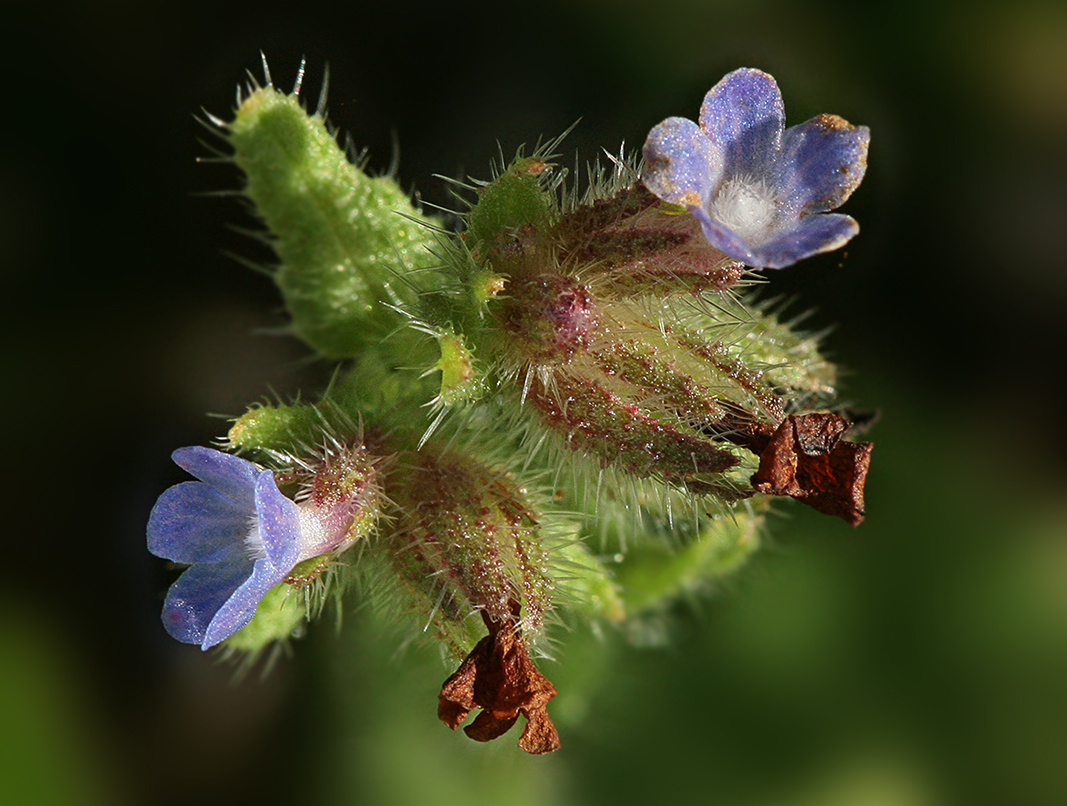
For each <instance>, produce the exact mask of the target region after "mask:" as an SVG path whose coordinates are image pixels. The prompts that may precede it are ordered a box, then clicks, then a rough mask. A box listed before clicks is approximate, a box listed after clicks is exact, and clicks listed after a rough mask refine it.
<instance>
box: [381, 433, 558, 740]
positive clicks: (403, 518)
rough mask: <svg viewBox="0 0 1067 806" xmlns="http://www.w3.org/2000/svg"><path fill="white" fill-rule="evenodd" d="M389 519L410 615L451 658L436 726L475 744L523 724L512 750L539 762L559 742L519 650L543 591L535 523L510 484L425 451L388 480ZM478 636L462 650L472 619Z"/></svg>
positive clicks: (539, 685)
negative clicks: (462, 733) (452, 669)
mask: <svg viewBox="0 0 1067 806" xmlns="http://www.w3.org/2000/svg"><path fill="white" fill-rule="evenodd" d="M389 493H390V497H391V498H392V500H393V501H394V502H395V504H396V509H397V513H398V514H397V517H396V521H395V523H394V524H393V529H392V533H391V536H390V537H389V539H388V541H383V542H386V543H387V544H388V552H389V558H390V561H391V563H392V564H393V566H394V568H395V569H396V572H397V575H398V576H399V577H400V579H401V580H402V581H403V583H404V593H406V599H407V604H408V607H409V608H410V609H414V610H416V611H421V618H422V619H423V623H426V620H427V619H428V621H429V623H430V624H432V625H433V626H434V628H435V631H436V632H437V634H438V636H439V637H440V638H441V639H442V640H443V641H444V643H445V645H446V646H447V647H449V649H451V650H452V652H453V653H454V654H456V655H458V656H461V657H462V656H463V655H466V659H465V660H464V661H463V663H462V664H461V665H460V668H459V670H458V671H457V672H456V674H454V675H453V676H452V677H450V678H449V680H448V681H446V683H445V685H444V687H443V688H442V692H441V702H440V707H439V711H438V713H439V716H440V717H441V719H442V720H443V721H444V722H445V723H446V724H448V725H449V727H451V728H456V727H458V726H459V725H460V724H461V723H462V722H463V720H464V719H465V718H466V716H467V714H468V713H469V712H470V711H471V710H473V709H474V708H481V709H483V710H482V713H481V714H480V715H479V717H478V718H477V719H475V720H474V722H473V723H472V724H471V725H470V726H468V727H467V728H466V733H467V734H468V735H469V736H470V737H471V738H473V739H476V740H478V741H488V740H490V739H494V738H496V737H497V736H500V735H502V734H503V733H505V732H506V731H507V730H508V729H509V728H510V727H511V726H512V725H513V724H514V723H515V721H516V719H517V718H518V716H519V715H520V714H522V715H524V716H526V717H527V720H528V721H527V726H526V730H525V731H524V732H523V736H522V739H521V740H520V746H521V747H523V749H525V750H527V751H528V752H532V753H544V752H549V751H550V750H554V749H555V748H556V747H558V744H559V739H558V737H557V736H556V733H555V728H554V727H553V726H552V721H551V719H549V717H548V713H547V711H546V710H545V704H546V703H547V702H548V700H549V699H551V698H552V697H553V696H555V693H556V690H555V688H553V687H552V684H551V683H549V682H548V680H546V679H545V678H544V676H543V675H541V674H540V672H538V671H537V669H536V667H534V665H533V662H532V661H531V660H530V658H529V654H528V651H527V646H526V638H527V637H528V636H531V635H534V636H535V635H536V634H537V633H539V632H540V631H541V629H542V626H543V622H544V616H545V612H546V611H547V610H548V608H549V606H550V605H551V600H552V588H553V583H552V580H551V577H550V571H549V558H548V551H547V550H546V547H545V545H544V538H543V536H542V533H541V528H540V524H539V523H538V516H537V515H536V514H535V512H534V511H533V509H532V508H531V505H530V502H529V501H528V500H527V496H526V493H525V491H524V490H522V489H521V488H520V487H519V486H518V485H517V484H516V483H515V482H514V481H513V480H512V479H511V477H510V476H509V475H508V474H506V473H504V472H502V471H500V470H498V469H495V468H493V467H490V466H489V465H486V464H483V463H482V462H479V461H476V460H474V459H472V458H470V457H469V456H467V455H465V454H460V453H457V452H453V451H446V452H441V451H439V450H437V449H436V448H435V447H434V446H433V443H429V444H427V446H425V447H423V448H422V450H421V451H419V452H418V453H417V454H412V455H410V456H406V457H403V458H401V459H398V461H397V465H396V466H395V467H394V468H393V469H392V470H391V471H390V487H389ZM475 614H477V616H480V624H482V625H484V629H486V630H487V631H488V635H485V636H484V637H483V638H482V639H481V640H479V641H477V643H476V644H474V646H473V648H472V647H471V644H472V641H471V639H470V632H471V631H470V627H471V622H472V618H471V617H472V616H474V615H475Z"/></svg>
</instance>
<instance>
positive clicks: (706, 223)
mask: <svg viewBox="0 0 1067 806" xmlns="http://www.w3.org/2000/svg"><path fill="white" fill-rule="evenodd" d="M689 212H690V213H692V214H693V215H694V216H695V217H696V219H697V221H699V222H700V228H701V229H702V230H704V237H705V238H707V239H708V243H710V244H711V245H712V246H714V247H715V248H716V249H719V250H720V251H722V252H725V253H726V254H727V255H729V256H730V257H732V258H733V259H734V260H740V261H741V262H742V263H747V264H748V265H749V266H756V265H758V264H756V263H754V262H753V261H754V260H755V257H754V256H753V254H752V250H750V249H749V248H748V244H746V243H745V242H744V241H743V240H742V239H741V238H740V237H739V236H738V235H737V234H736V233H735V232H734V231H733V230H732V229H730V228H729V227H727V226H724V225H723V224H720V223H719V222H718V221H716V220H715V219H713V218H711V217H709V216H708V214H707V213H706V212H704V210H703V209H702V208H700V207H690V208H689Z"/></svg>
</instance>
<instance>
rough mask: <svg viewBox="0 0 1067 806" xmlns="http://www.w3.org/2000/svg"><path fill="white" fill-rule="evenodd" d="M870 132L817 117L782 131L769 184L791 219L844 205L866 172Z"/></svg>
mask: <svg viewBox="0 0 1067 806" xmlns="http://www.w3.org/2000/svg"><path fill="white" fill-rule="evenodd" d="M870 140H871V131H870V129H868V128H867V127H866V126H853V125H852V124H850V123H849V122H848V121H847V120H845V119H843V118H839V117H838V116H837V115H818V116H817V117H814V118H812V119H811V120H808V121H805V122H804V123H801V124H800V125H799V126H791V127H790V128H788V129H786V132H785V136H784V137H783V139H782V155H781V157H780V158H779V164H778V169H779V170H778V176H777V177H776V178H775V184H776V185H777V186H778V187H779V188H780V189H781V191H780V193H781V195H780V196H779V200H780V202H781V204H782V205H783V207H784V208H785V209H786V210H788V211H789V212H791V213H793V214H794V215H800V214H803V213H823V212H826V211H827V210H833V209H835V208H837V207H840V206H841V205H842V204H844V203H845V200H846V199H847V198H848V197H849V196H851V195H852V191H854V190H855V189H856V188H857V187H858V186H859V183H860V182H861V181H862V179H863V174H864V173H865V172H866V170H867V148H868V145H869V144H870Z"/></svg>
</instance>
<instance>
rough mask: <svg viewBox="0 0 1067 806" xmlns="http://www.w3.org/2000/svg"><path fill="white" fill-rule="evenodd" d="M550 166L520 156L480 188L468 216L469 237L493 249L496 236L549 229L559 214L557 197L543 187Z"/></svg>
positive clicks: (536, 158)
mask: <svg viewBox="0 0 1067 806" xmlns="http://www.w3.org/2000/svg"><path fill="white" fill-rule="evenodd" d="M547 167H548V166H547V165H546V163H545V162H544V160H542V159H540V158H539V157H517V158H516V159H515V161H514V162H512V164H511V165H510V166H509V167H508V169H507V170H506V171H504V172H503V173H501V174H500V175H499V176H497V177H496V178H495V179H494V180H493V181H492V182H490V183H489V184H487V185H486V186H485V187H483V188H481V190H480V191H479V192H478V203H477V204H475V205H474V207H473V208H471V211H470V213H469V214H468V215H467V226H468V233H469V235H470V237H471V238H472V239H473V240H474V241H475V242H479V243H483V244H488V245H490V246H491V245H492V244H493V242H494V241H495V240H496V238H497V236H499V235H501V234H505V233H510V232H514V231H515V230H517V229H518V228H520V227H523V226H532V227H534V228H535V229H536V230H538V231H542V232H543V231H545V230H547V229H548V228H549V227H550V226H551V225H552V223H553V222H554V221H555V219H556V216H557V214H558V211H557V204H556V200H555V198H554V196H553V195H552V194H551V193H549V192H548V191H547V190H545V189H544V187H543V180H542V175H543V174H544V172H545V170H546V169H547Z"/></svg>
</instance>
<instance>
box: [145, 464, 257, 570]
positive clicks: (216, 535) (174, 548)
mask: <svg viewBox="0 0 1067 806" xmlns="http://www.w3.org/2000/svg"><path fill="white" fill-rule="evenodd" d="M252 515H253V511H252V508H251V507H243V506H241V505H240V504H238V503H237V502H236V501H235V500H234V499H232V498H230V497H229V496H226V495H223V494H222V493H220V492H219V491H218V490H216V489H215V488H214V487H209V486H208V485H206V484H203V483H201V482H199V481H186V482H182V483H181V484H176V485H174V486H173V487H171V488H170V489H168V490H165V491H164V492H163V494H162V495H161V496H159V499H158V500H157V501H156V503H155V506H153V507H152V514H151V515H149V516H148V550H149V551H150V552H152V553H153V554H155V555H156V556H157V557H162V558H163V559H165V560H172V561H173V562H176V563H187V564H190V565H191V564H193V563H217V562H223V561H225V560H227V559H229V558H230V557H231V556H233V555H235V554H237V553H241V554H242V555H243V553H244V538H245V536H246V535H247V534H248V532H249V530H250V529H251V525H252V524H251V521H252Z"/></svg>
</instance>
